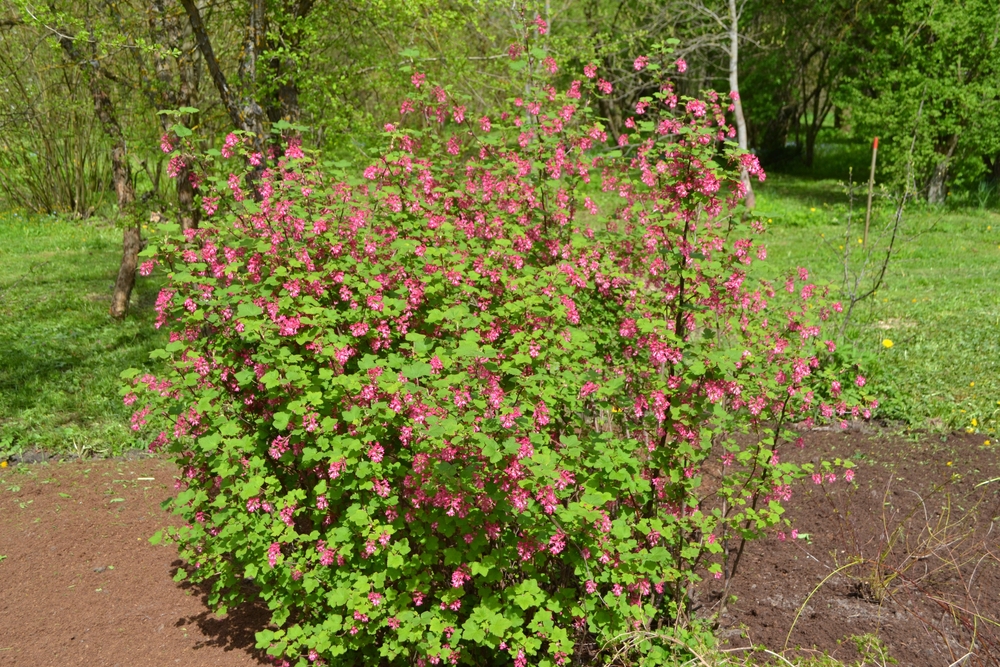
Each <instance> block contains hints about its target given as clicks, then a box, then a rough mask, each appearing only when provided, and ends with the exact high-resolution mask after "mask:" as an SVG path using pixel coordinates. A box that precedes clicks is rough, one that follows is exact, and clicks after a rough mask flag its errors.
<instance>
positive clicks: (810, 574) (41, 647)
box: [0, 431, 1000, 667]
mask: <svg viewBox="0 0 1000 667" xmlns="http://www.w3.org/2000/svg"><path fill="white" fill-rule="evenodd" d="M804 437H805V442H804V445H805V446H804V447H803V448H801V449H798V448H795V447H791V446H789V447H787V448H785V450H784V451H782V456H783V457H784V458H786V459H789V460H794V459H798V460H800V461H807V460H820V459H832V458H836V457H839V458H842V459H844V458H849V459H850V460H852V461H853V462H855V463H856V464H858V465H857V468H856V477H855V479H854V481H853V482H852V483H850V484H848V483H846V482H845V481H844V480H843V478H842V476H838V479H837V481H836V482H834V483H832V484H831V483H827V482H824V483H823V484H822V485H815V484H813V483H812V482H811V481H809V480H806V481H804V482H802V483H800V484H799V485H798V486H797V487H796V488H795V489H794V495H793V497H792V499H791V501H790V502H789V503H788V504H787V506H788V512H787V517H788V518H789V520H790V523H791V525H790V526H789V527H788V528H785V529H784V531H785V533H786V535H785V537H786V539H785V540H780V539H778V538H777V537H769V538H766V539H763V540H760V541H756V542H750V543H748V544H747V546H746V548H745V549H744V552H743V555H742V556H741V560H740V563H739V566H738V570H737V574H736V577H735V578H734V579H733V580H732V581H731V582H730V585H729V587H728V589H725V590H724V589H723V585H722V582H719V581H715V580H711V581H707V582H704V585H703V586H701V587H700V589H699V590H698V592H697V595H696V603H697V605H698V606H699V609H698V612H697V613H698V614H699V615H701V616H706V617H707V616H711V615H713V614H715V615H718V616H717V617H718V618H719V634H720V635H721V636H722V637H724V638H725V641H726V642H727V644H728V646H729V647H731V648H734V649H737V648H741V647H746V646H750V645H751V644H752V645H755V646H761V645H763V646H766V647H767V648H768V649H769V650H771V651H775V652H782V651H783V650H784V651H785V655H787V656H789V657H791V656H792V654H793V653H795V654H798V655H802V654H803V653H805V654H817V655H821V654H823V653H826V654H829V655H831V656H833V657H835V658H837V659H839V660H843V661H845V662H852V661H855V660H858V659H859V658H860V657H861V654H860V653H859V648H858V646H857V645H856V643H855V641H854V639H853V638H855V637H861V638H863V637H864V636H865V635H874V636H877V637H878V638H879V642H880V643H879V644H877V645H876V644H873V643H871V642H868V643H864V642H862V645H861V649H862V650H865V649H866V647H867V650H869V652H872V651H874V652H875V653H873V654H872V655H870V656H869V659H868V664H883V663H884V660H883V659H882V657H883V656H882V655H881V654H879V653H878V652H879V651H881V652H885V653H887V654H888V656H890V657H892V658H894V659H895V660H897V661H898V662H899V664H902V665H912V666H923V665H927V666H934V667H945V666H946V665H950V664H952V663H954V662H955V661H957V660H960V659H962V658H963V656H965V655H966V654H969V653H971V655H969V656H968V657H967V658H966V659H965V661H964V662H963V663H960V664H964V665H967V666H971V665H1000V661H998V660H1000V629H998V627H997V626H996V625H995V622H996V620H997V619H1000V538H998V532H1000V526H998V525H995V524H996V522H998V521H1000V480H996V481H993V482H990V481H989V480H992V479H994V478H998V477H1000V457H998V456H997V450H998V449H1000V447H994V446H989V447H988V446H984V445H983V437H981V436H975V435H969V434H956V435H952V436H949V437H947V438H939V437H936V436H935V437H930V438H925V439H923V440H922V441H920V442H911V441H907V440H904V439H901V438H896V437H890V436H880V435H873V434H864V433H859V432H856V431H852V432H847V433H830V432H818V431H812V432H809V433H806V434H804ZM175 474H176V470H175V469H174V468H173V466H171V465H170V464H169V463H167V462H165V461H162V460H159V459H155V458H152V459H134V460H121V459H120V460H110V461H109V460H104V461H73V462H66V463H58V462H53V461H49V462H45V463H35V464H26V465H17V466H11V467H8V468H4V469H0V667H7V666H8V665H10V666H14V665H17V666H25V665H31V666H34V667H47V666H50V665H51V666H53V667H55V666H57V665H58V666H59V667H63V666H65V665H77V664H81V665H88V666H101V665H108V666H111V665H121V666H122V667H126V666H128V667H143V666H149V667H154V666H155V667H160V666H169V665H184V666H188V665H190V666H195V667H197V666H200V665H213V666H215V665H217V666H219V667H228V666H230V665H233V666H235V665H264V664H269V662H268V661H267V660H266V659H265V657H264V656H263V655H262V654H261V652H259V651H257V650H256V649H255V648H254V643H255V641H254V633H255V632H256V631H257V630H259V629H261V628H262V627H264V626H265V625H266V623H267V621H268V619H269V614H268V613H267V610H266V609H263V608H261V607H259V606H247V607H245V608H240V609H235V610H232V609H231V610H230V611H229V614H228V615H226V616H224V617H219V616H216V615H215V614H213V613H211V612H210V611H209V610H208V609H207V608H206V606H205V600H204V596H203V595H202V594H201V593H200V592H199V591H198V590H197V589H193V588H191V587H190V586H187V585H184V584H177V583H175V582H174V581H173V578H172V577H173V574H174V573H175V572H176V570H177V567H178V566H179V565H180V564H181V563H180V562H179V561H178V560H177V555H176V552H175V551H174V549H173V547H169V546H152V545H150V544H149V542H148V538H149V537H150V536H151V535H152V534H153V533H154V532H156V531H157V530H158V529H160V528H161V527H163V526H164V525H167V524H168V523H170V522H171V521H175V520H176V519H173V518H172V517H170V516H168V515H167V514H166V513H165V512H164V511H163V510H162V509H160V503H161V502H162V501H163V500H164V499H165V498H167V497H168V496H169V495H170V494H171V493H172V492H173V479H174V475H175ZM984 482H986V483H984ZM793 528H794V529H796V530H797V531H798V532H797V537H796V539H791V537H790V534H791V529H793ZM733 557H735V555H734V556H733ZM720 612H721V614H720ZM760 657H761V658H762V659H765V660H767V659H769V658H770V656H769V654H765V653H763V652H761V653H760Z"/></svg>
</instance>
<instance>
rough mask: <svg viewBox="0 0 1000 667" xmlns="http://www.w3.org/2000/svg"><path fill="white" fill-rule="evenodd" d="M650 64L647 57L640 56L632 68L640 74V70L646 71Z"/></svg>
mask: <svg viewBox="0 0 1000 667" xmlns="http://www.w3.org/2000/svg"><path fill="white" fill-rule="evenodd" d="M648 64H649V58H647V57H646V56H639V57H638V58H636V59H635V62H634V63H632V66H633V67H635V71H636V72H638V71H640V70H643V69H645V68H646V65H648Z"/></svg>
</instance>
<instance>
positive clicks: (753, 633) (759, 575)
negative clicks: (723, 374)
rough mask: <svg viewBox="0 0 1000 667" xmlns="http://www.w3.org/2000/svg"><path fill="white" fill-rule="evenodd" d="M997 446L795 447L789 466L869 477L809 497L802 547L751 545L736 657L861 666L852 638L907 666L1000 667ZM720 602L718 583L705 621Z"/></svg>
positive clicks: (876, 443) (801, 491) (798, 518)
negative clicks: (874, 643)
mask: <svg viewBox="0 0 1000 667" xmlns="http://www.w3.org/2000/svg"><path fill="white" fill-rule="evenodd" d="M983 443H984V437H983V436H981V435H974V434H966V433H961V434H953V435H950V436H948V437H946V438H942V437H937V436H934V437H928V438H925V439H923V440H921V441H920V442H912V441H908V440H905V439H902V438H899V437H889V436H879V435H865V434H860V433H857V432H849V433H820V432H811V433H808V434H805V447H804V448H803V449H801V450H797V449H795V448H794V447H786V448H785V449H784V451H783V452H782V454H783V455H784V456H785V457H786V458H787V459H789V460H794V459H798V460H799V461H806V460H820V459H828V460H830V459H833V458H836V457H840V458H848V459H851V460H852V461H854V462H856V463H858V464H859V467H858V468H856V471H857V473H856V477H855V479H854V483H853V484H848V483H846V482H845V481H844V480H843V477H842V476H840V475H838V479H837V481H836V482H834V483H833V484H828V483H825V482H824V484H823V485H815V484H814V483H813V482H812V481H811V480H804V481H803V482H801V483H799V484H798V485H797V487H796V488H795V491H794V495H793V497H792V499H791V501H790V502H789V503H787V507H788V512H787V514H786V516H787V517H788V518H789V519H790V521H791V527H792V528H795V529H797V530H798V532H799V538H798V539H794V540H793V539H791V537H790V535H789V534H788V532H789V531H788V530H787V529H786V531H785V532H786V539H785V540H783V541H782V540H781V539H778V538H777V537H770V538H767V539H764V540H761V541H758V542H751V543H748V544H747V547H746V549H745V552H744V554H743V560H742V562H741V563H740V565H739V569H738V572H737V575H736V578H735V579H734V580H733V581H732V584H731V586H730V590H729V591H728V593H729V595H735V596H736V599H735V601H734V602H731V603H730V604H728V605H727V606H726V610H725V612H724V613H723V616H722V619H721V627H720V634H722V635H723V636H724V637H726V639H727V643H728V644H729V646H731V647H737V646H748V645H750V644H751V643H752V644H754V645H760V644H763V645H764V646H766V647H767V648H768V649H771V650H772V651H777V652H781V651H782V650H783V649H785V648H787V649H792V652H793V653H796V654H798V655H803V654H806V655H810V654H812V655H822V654H828V655H830V656H832V657H835V658H837V659H839V660H841V661H844V662H848V663H850V662H853V661H855V660H858V659H859V658H860V657H861V656H860V654H859V652H858V648H857V647H856V645H855V643H854V642H853V641H852V640H851V637H858V636H862V635H866V634H872V635H876V636H877V637H878V638H879V639H880V640H881V642H882V643H883V644H884V647H885V649H887V651H888V655H889V656H890V657H892V658H894V659H895V660H897V661H898V663H899V664H901V665H913V666H920V665H928V666H932V665H933V666H940V667H944V666H946V665H951V664H953V663H955V662H956V661H959V660H961V659H962V658H963V657H965V660H964V661H962V662H961V663H960V664H962V665H967V666H969V667H971V666H972V665H1000V627H998V626H997V621H998V619H1000V534H998V532H1000V480H996V481H993V482H989V481H988V480H991V479H993V478H997V477H1000V460H998V449H997V448H996V446H992V447H989V446H984V445H983ZM984 482H985V483H984ZM803 535H807V536H808V537H802V536H803ZM852 563H853V565H852ZM824 581H825V583H822V585H821V582H824ZM720 589H721V586H720V585H719V584H718V583H717V582H706V586H705V587H704V590H703V591H702V592H701V596H700V602H701V603H702V604H703V605H704V607H703V609H702V610H700V612H699V613H701V614H705V613H707V612H710V611H712V610H715V611H718V610H719V609H720V608H721V607H722V605H721V602H722V591H721V590H720ZM810 595H811V597H810ZM727 597H728V596H727ZM807 598H808V601H807ZM729 599H730V600H731V598H729ZM796 617H798V618H797V620H796ZM793 624H794V629H792V627H793ZM790 629H792V631H791V634H790V635H789V630H790ZM786 640H787V642H786ZM795 649H800V650H798V651H795ZM967 654H970V655H967ZM788 655H790V654H788ZM761 657H762V658H766V657H767V656H763V655H762V656H761ZM866 664H881V661H879V662H875V663H873V662H868V663H866Z"/></svg>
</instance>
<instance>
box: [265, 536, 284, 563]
mask: <svg viewBox="0 0 1000 667" xmlns="http://www.w3.org/2000/svg"><path fill="white" fill-rule="evenodd" d="M280 555H281V545H280V544H278V543H277V542H273V543H271V546H270V547H269V548H268V550H267V563H268V565H270V566H271V567H274V566H275V565H276V564H277V563H278V556H280Z"/></svg>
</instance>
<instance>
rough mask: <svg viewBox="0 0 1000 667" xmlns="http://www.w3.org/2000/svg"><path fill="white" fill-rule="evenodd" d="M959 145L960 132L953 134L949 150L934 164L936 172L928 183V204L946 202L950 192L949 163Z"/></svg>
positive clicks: (949, 142)
mask: <svg viewBox="0 0 1000 667" xmlns="http://www.w3.org/2000/svg"><path fill="white" fill-rule="evenodd" d="M957 146H958V134H957V133H956V134H953V135H951V139H949V140H948V146H947V150H946V151H945V153H944V155H943V156H942V158H941V159H940V160H939V161H938V163H937V164H935V165H934V173H932V174H931V178H930V181H929V182H928V183H927V203H928V204H943V203H944V200H945V197H946V196H947V194H948V190H947V185H948V165H949V163H950V162H951V157H952V155H954V154H955V148H956V147H957Z"/></svg>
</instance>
